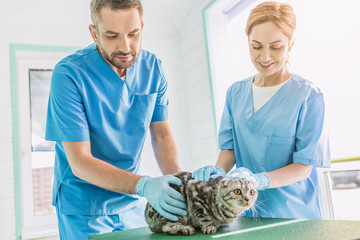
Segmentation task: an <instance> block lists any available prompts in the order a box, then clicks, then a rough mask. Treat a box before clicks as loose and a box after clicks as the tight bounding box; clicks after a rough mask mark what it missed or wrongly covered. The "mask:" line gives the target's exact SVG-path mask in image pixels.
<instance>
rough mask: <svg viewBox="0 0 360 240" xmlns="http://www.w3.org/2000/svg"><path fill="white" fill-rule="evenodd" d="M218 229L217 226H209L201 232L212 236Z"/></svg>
mask: <svg viewBox="0 0 360 240" xmlns="http://www.w3.org/2000/svg"><path fill="white" fill-rule="evenodd" d="M216 230H217V227H215V226H207V227H205V228H203V229H201V231H202V232H203V234H212V233H216Z"/></svg>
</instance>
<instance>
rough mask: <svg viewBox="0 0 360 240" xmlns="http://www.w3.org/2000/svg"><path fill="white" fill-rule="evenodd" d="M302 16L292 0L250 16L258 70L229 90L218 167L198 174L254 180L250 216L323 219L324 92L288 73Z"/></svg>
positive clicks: (326, 147) (256, 10)
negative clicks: (253, 208) (256, 193)
mask: <svg viewBox="0 0 360 240" xmlns="http://www.w3.org/2000/svg"><path fill="white" fill-rule="evenodd" d="M295 27H296V17H295V15H294V12H293V9H292V7H291V6H290V5H288V4H283V3H278V2H264V3H261V4H259V5H258V6H257V7H256V8H254V9H253V10H252V11H251V13H250V15H249V18H248V21H247V25H246V34H247V36H248V43H249V52H250V57H251V61H252V63H253V64H254V66H255V68H256V70H257V74H256V75H255V76H251V77H249V78H247V79H245V80H243V81H239V82H236V83H234V84H233V85H232V86H231V87H230V88H229V89H228V91H227V96H226V103H225V108H224V112H223V116H222V119H221V123H220V130H219V146H220V149H221V151H220V154H219V157H218V160H217V162H216V164H215V166H206V167H203V168H200V169H198V170H196V171H195V172H194V173H193V177H195V178H196V179H199V180H203V181H207V180H208V179H209V178H210V177H216V176H219V175H220V176H226V173H225V172H229V171H230V170H231V169H232V167H233V166H234V164H236V169H235V170H233V171H231V172H230V173H229V175H228V177H234V178H247V179H253V180H255V181H256V184H257V189H258V190H259V197H258V201H257V205H258V207H257V209H256V210H257V211H248V212H246V213H245V216H250V217H252V216H258V217H259V216H260V217H271V218H309V219H321V218H322V208H323V207H322V204H321V199H320V189H319V184H318V177H317V172H316V168H317V167H329V166H330V152H329V144H328V138H327V136H326V134H325V131H324V113H325V105H324V98H323V94H322V92H321V91H320V89H319V88H317V87H316V86H315V85H314V84H313V83H312V82H310V81H308V80H306V79H304V78H303V77H301V76H299V75H297V74H293V73H291V72H289V70H288V68H287V63H288V56H289V52H290V50H291V47H292V46H293V44H294V39H293V33H294V30H295Z"/></svg>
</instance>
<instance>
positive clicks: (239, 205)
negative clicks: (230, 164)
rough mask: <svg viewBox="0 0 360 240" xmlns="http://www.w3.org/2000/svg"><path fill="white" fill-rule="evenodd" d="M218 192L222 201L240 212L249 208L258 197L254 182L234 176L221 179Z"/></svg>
mask: <svg viewBox="0 0 360 240" xmlns="http://www.w3.org/2000/svg"><path fill="white" fill-rule="evenodd" d="M218 194H219V195H220V198H221V200H222V201H224V203H226V204H227V205H230V206H232V207H234V208H236V209H238V210H239V211H241V212H243V211H245V210H247V209H249V208H251V207H252V206H253V205H254V204H255V202H256V199H257V197H258V191H257V190H256V188H255V182H253V181H249V180H246V179H234V178H223V179H221V181H220V184H219V189H218Z"/></svg>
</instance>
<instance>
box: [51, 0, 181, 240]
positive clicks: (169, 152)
mask: <svg viewBox="0 0 360 240" xmlns="http://www.w3.org/2000/svg"><path fill="white" fill-rule="evenodd" d="M142 11H143V10H142V5H141V2H140V0H92V1H91V18H92V22H93V25H90V27H89V30H90V33H91V36H92V37H93V39H94V42H95V43H94V44H92V45H90V46H88V47H86V48H84V49H82V50H79V51H77V52H76V53H74V54H72V55H70V56H68V57H66V58H65V59H63V60H62V61H60V62H59V63H58V64H57V65H56V67H55V69H54V72H53V77H52V83H51V90H50V97H49V108H48V117H47V127H46V139H47V140H52V141H56V159H55V167H54V169H55V170H54V171H55V177H54V189H53V205H54V206H56V212H57V216H58V222H59V233H60V238H61V239H67V240H72V239H77V240H78V239H87V237H88V236H91V235H95V234H100V233H106V232H112V231H119V230H123V229H128V228H133V227H140V226H144V225H145V224H146V223H145V221H144V207H145V203H144V201H141V198H140V197H139V196H144V197H145V198H146V199H147V200H148V202H149V203H150V204H151V205H152V206H153V207H154V208H155V209H157V210H158V211H159V213H161V214H162V215H163V216H164V217H166V218H168V219H170V220H173V221H176V220H177V217H176V216H175V214H178V215H186V214H187V213H186V210H185V209H186V205H185V200H184V197H183V196H182V195H181V194H180V193H179V192H177V191H175V190H174V189H173V188H171V187H170V186H169V184H170V183H172V184H176V185H180V184H181V180H180V179H178V178H176V177H174V176H172V175H166V176H161V177H158V178H151V177H148V176H140V175H138V174H137V172H138V169H139V165H140V155H141V151H142V148H143V144H144V141H145V137H146V135H147V131H148V129H149V128H150V132H151V138H152V144H153V149H154V153H155V156H156V159H157V162H158V164H159V167H160V169H161V171H162V172H163V174H173V173H176V172H178V171H179V170H180V168H179V166H178V162H177V153H176V147H175V143H174V139H173V137H172V134H171V130H170V127H169V123H168V121H167V111H168V97H167V82H166V79H165V76H164V73H163V69H162V65H161V61H160V60H159V59H158V58H157V57H156V56H155V55H153V54H151V53H150V52H148V51H145V50H141V38H142V30H143V22H142ZM135 193H137V194H138V195H134V194H135Z"/></svg>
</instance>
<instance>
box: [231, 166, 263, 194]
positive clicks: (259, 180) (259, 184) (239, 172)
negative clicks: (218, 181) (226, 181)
mask: <svg viewBox="0 0 360 240" xmlns="http://www.w3.org/2000/svg"><path fill="white" fill-rule="evenodd" d="M227 177H229V178H238V179H247V180H250V181H254V182H255V183H256V189H257V190H266V189H267V188H268V187H269V184H270V178H269V175H268V174H267V173H266V172H262V173H255V174H254V173H252V172H251V171H250V170H249V169H247V168H244V167H239V168H237V169H235V170H232V171H231V172H230V173H229V174H228V175H227Z"/></svg>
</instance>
